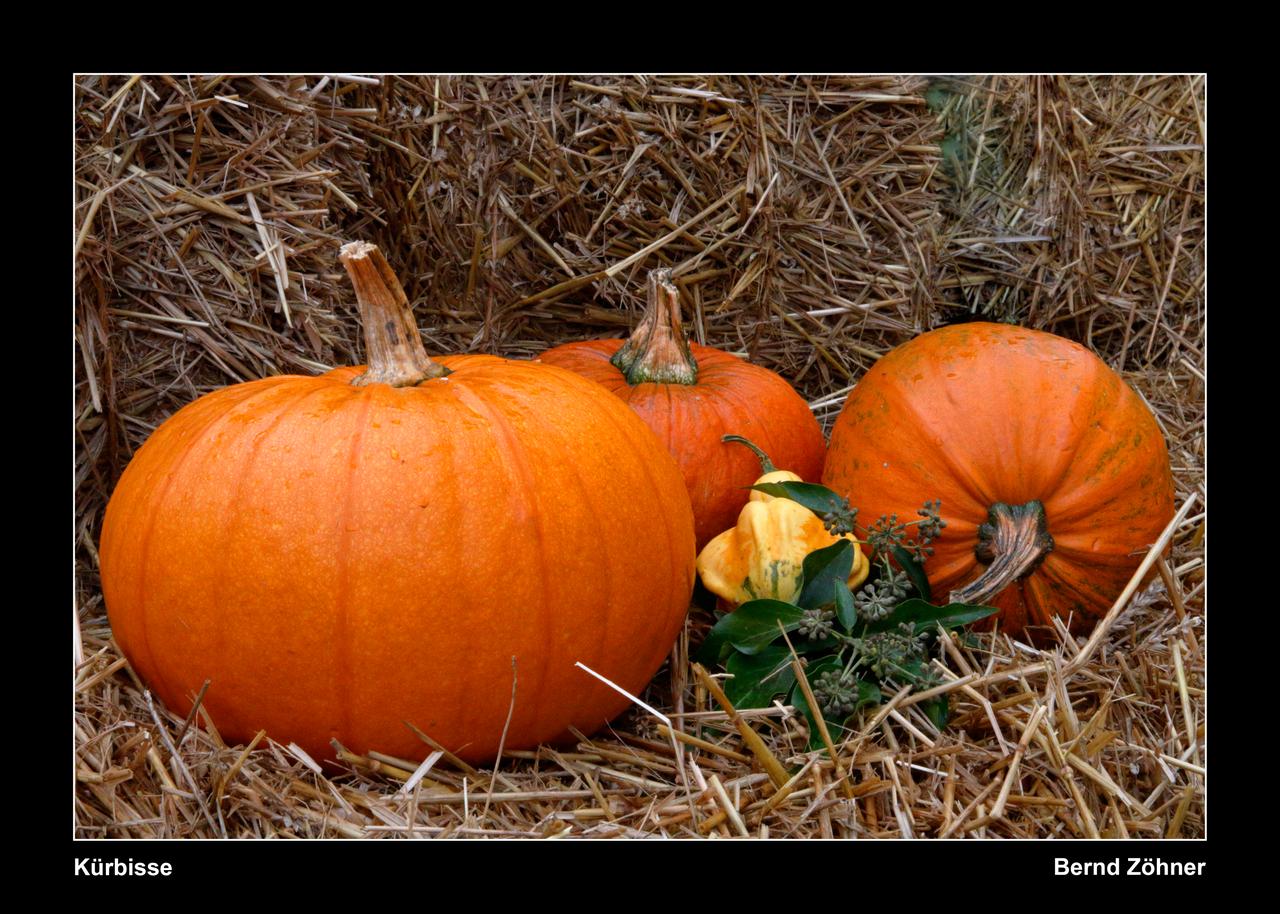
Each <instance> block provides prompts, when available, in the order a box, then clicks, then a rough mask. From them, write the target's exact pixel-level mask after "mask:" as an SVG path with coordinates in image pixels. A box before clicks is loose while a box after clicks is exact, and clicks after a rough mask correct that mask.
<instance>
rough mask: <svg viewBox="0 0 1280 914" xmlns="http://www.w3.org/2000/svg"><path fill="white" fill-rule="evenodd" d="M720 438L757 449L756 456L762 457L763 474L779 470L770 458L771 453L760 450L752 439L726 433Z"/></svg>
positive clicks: (761, 468)
mask: <svg viewBox="0 0 1280 914" xmlns="http://www.w3.org/2000/svg"><path fill="white" fill-rule="evenodd" d="M720 440H721V441H736V442H738V443H739V444H745V445H746V446H747V447H749V448H751V450H753V451H755V452H756V456H757V457H759V458H760V472H761V473H762V474H763V473H776V472H777V470H778V468H777V467H776V466H774V465H773V461H772V460H770V459H769V455H768V454H766V453H765V452H764V451H762V450H760V448H758V447H756V446H755V445H754V444H752V443H751V442H750V441H748V440H747V439H746V438H743V437H742V436H741V435H725V436H724V437H723V438H721V439H720Z"/></svg>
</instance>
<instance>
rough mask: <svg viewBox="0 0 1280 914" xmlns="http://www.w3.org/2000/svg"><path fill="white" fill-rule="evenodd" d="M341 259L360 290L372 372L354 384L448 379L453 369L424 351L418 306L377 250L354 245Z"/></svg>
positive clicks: (345, 249)
mask: <svg viewBox="0 0 1280 914" xmlns="http://www.w3.org/2000/svg"><path fill="white" fill-rule="evenodd" d="M338 257H339V259H340V260H341V261H342V265H343V266H344V267H346V268H347V275H348V276H349V277H350V278H351V284H352V285H353V286H355V290H356V300H357V301H358V302H359V303H360V323H361V324H362V325H363V327H364V345H365V349H366V350H367V351H368V356H369V367H368V369H367V370H366V371H365V373H364V374H362V375H359V376H358V377H357V378H356V379H355V380H353V381H352V382H351V383H352V384H353V385H354V386H356V387H364V386H366V385H368V384H390V385H391V386H392V387H412V386H413V385H415V384H421V383H422V382H423V381H426V380H429V379H431V378H440V377H443V376H444V375H447V374H448V373H449V369H447V368H445V367H444V366H443V365H440V364H438V363H436V362H433V361H431V358H430V357H429V356H428V355H427V350H426V349H424V348H423V346H422V337H421V336H420V335H419V334H418V324H417V322H416V321H414V319H413V305H411V304H409V298H408V296H407V295H405V294H404V288H403V287H402V286H401V285H400V280H398V279H397V278H396V274H395V272H394V271H392V269H391V265H390V264H388V263H387V259H386V258H385V257H383V256H382V252H381V251H380V250H378V246H377V245H376V244H370V243H369V242H367V241H353V242H351V243H350V244H344V245H343V246H342V249H341V250H340V251H339V252H338Z"/></svg>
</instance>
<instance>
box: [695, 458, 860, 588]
mask: <svg viewBox="0 0 1280 914" xmlns="http://www.w3.org/2000/svg"><path fill="white" fill-rule="evenodd" d="M724 440H725V441H737V442H740V443H742V444H745V445H746V446H747V447H749V448H751V449H752V450H753V451H755V452H756V456H757V457H759V458H760V466H761V469H762V471H763V473H764V475H762V476H761V477H760V478H759V479H757V480H756V482H755V484H756V485H759V484H760V483H766V482H802V481H803V480H801V478H800V477H799V476H797V475H796V474H795V473H791V472H788V471H787V470H779V469H777V468H776V467H775V466H774V465H773V462H772V461H770V460H769V457H768V455H766V454H765V453H764V452H763V451H761V450H760V449H759V448H758V447H756V446H755V445H754V444H752V443H751V442H750V441H747V440H746V439H745V438H740V437H738V436H737V435H726V436H725V437H724ZM838 539H847V540H849V541H850V542H852V543H853V569H852V571H851V572H850V574H849V587H850V589H853V588H855V587H857V586H858V585H859V584H861V583H862V582H863V581H864V580H866V578H867V574H868V573H869V572H870V570H871V565H870V562H868V561H867V557H866V556H865V555H863V553H862V549H861V547H859V545H858V542H857V540H856V539H855V538H854V536H853V534H845V535H844V536H843V537H835V536H832V535H831V534H830V533H828V532H827V529H826V528H825V527H824V526H823V525H822V521H821V520H820V519H819V518H818V516H817V515H816V514H814V513H813V512H812V511H810V510H809V509H808V508H806V507H804V506H803V505H801V504H798V503H797V502H794V501H792V500H791V499H789V498H775V497H774V496H772V495H768V494H766V493H764V492H758V491H753V492H752V493H751V496H750V498H749V499H748V501H747V503H746V505H744V506H743V508H742V511H741V512H740V513H739V514H738V523H737V524H736V525H735V526H734V527H733V528H732V529H730V530H726V531H724V532H723V533H721V534H720V535H719V536H717V537H715V538H714V539H713V540H711V542H709V543H707V545H706V547H705V548H704V549H703V550H702V552H701V554H700V555H699V556H698V575H699V576H700V577H701V578H702V583H703V585H704V586H705V587H706V588H707V590H709V591H711V592H712V593H714V594H715V595H716V596H718V597H721V598H722V599H724V600H727V601H729V602H730V603H735V604H736V603H746V602H747V601H748V600H760V599H771V600H782V601H785V602H787V603H793V602H795V600H796V598H797V597H799V596H800V588H801V586H802V585H803V584H804V581H803V570H804V558H805V556H806V555H808V554H809V553H810V552H813V551H814V550H816V549H822V548H825V547H827V546H830V545H832V544H833V543H835V542H836V541H837V540H838Z"/></svg>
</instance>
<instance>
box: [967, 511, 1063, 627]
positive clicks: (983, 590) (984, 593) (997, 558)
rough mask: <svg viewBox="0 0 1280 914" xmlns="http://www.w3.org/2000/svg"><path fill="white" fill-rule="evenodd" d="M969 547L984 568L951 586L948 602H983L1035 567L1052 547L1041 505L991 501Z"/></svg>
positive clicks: (1051, 538)
mask: <svg viewBox="0 0 1280 914" xmlns="http://www.w3.org/2000/svg"><path fill="white" fill-rule="evenodd" d="M973 551H974V554H975V555H976V556H977V557H978V561H979V562H982V563H983V564H985V565H986V566H987V570H986V571H984V572H983V573H982V574H981V575H980V576H979V577H978V578H977V580H975V581H973V582H972V583H970V584H968V585H966V586H964V587H962V588H960V589H959V590H953V591H952V592H951V597H950V600H951V602H952V603H970V604H973V603H986V602H987V601H988V600H990V599H991V598H992V597H994V596H995V595H996V594H998V593H1000V591H1002V590H1004V589H1005V588H1006V587H1008V586H1009V585H1010V584H1012V583H1014V582H1015V581H1018V580H1020V579H1022V578H1024V577H1026V576H1027V575H1029V574H1030V573H1031V572H1033V571H1035V569H1036V568H1037V567H1038V566H1039V564H1040V563H1041V562H1043V561H1044V558H1045V556H1046V555H1048V554H1049V553H1050V552H1052V551H1053V537H1052V536H1050V535H1049V529H1048V525H1047V523H1046V521H1045V516H1044V505H1042V504H1041V503H1040V502H1038V501H1029V502H1027V503H1026V504H1023V505H1006V504H1004V503H1002V502H1001V503H997V504H994V505H992V506H991V509H990V511H989V512H988V514H987V523H985V524H983V525H982V526H980V527H979V528H978V545H977V546H976V547H975V548H974V550H973Z"/></svg>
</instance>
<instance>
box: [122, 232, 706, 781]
mask: <svg viewBox="0 0 1280 914" xmlns="http://www.w3.org/2000/svg"><path fill="white" fill-rule="evenodd" d="M341 257H342V260H343V262H344V264H345V266H346V268H347V270H348V272H349V273H350V275H351V278H352V281H353V282H354V284H355V287H356V291H357V297H358V299H359V301H360V307H361V312H362V318H363V323H364V329H365V333H366V339H367V344H368V345H367V349H368V354H369V360H370V365H369V367H368V369H367V370H365V369H363V368H359V367H357V368H339V369H337V370H334V371H330V372H328V373H327V374H323V375H320V376H318V377H296V376H285V377H275V378H269V379H265V380H258V381H252V382H249V383H244V384H237V385H234V386H231V387H227V388H224V389H221V390H218V391H216V392H214V393H210V394H207V395H206V396H203V397H201V398H200V399H199V400H196V401H195V402H194V403H191V404H189V405H188V406H186V407H184V408H183V409H181V410H180V411H178V412H177V413H176V414H174V415H173V416H172V417H171V418H170V419H169V420H168V421H166V422H165V423H164V424H163V425H161V426H160V427H159V428H158V429H157V430H156V431H155V432H154V434H152V435H151V437H150V438H149V439H148V440H147V441H146V443H145V444H144V445H143V446H142V447H141V448H140V449H139V450H138V452H137V454H136V455H135V456H134V458H133V460H132V462H131V463H130V464H129V466H128V467H127V469H126V470H125V472H124V474H123V475H122V477H121V478H120V481H119V484H118V486H117V488H116V490H115V492H114V493H113V496H112V498H111V501H110V504H109V506H108V508H107V512H106V516H105V520H104V523H103V530H102V538H101V551H100V555H101V574H102V588H103V593H104V596H105V600H106V605H107V609H108V614H109V617H110V621H111V625H112V630H113V632H114V634H115V637H116V640H117V642H118V643H119V645H120V647H121V648H122V649H123V651H124V653H125V655H126V657H127V658H128V659H129V662H130V663H131V664H132V665H133V667H134V669H135V670H136V671H137V673H138V674H139V675H140V676H141V678H142V679H143V680H144V681H145V682H146V683H147V684H148V685H149V686H150V687H151V688H152V689H153V690H154V691H155V692H156V693H157V694H158V695H159V696H160V697H161V698H162V699H163V700H164V702H165V704H166V705H168V706H169V707H170V708H172V709H173V710H175V711H177V712H178V713H180V714H185V713H187V712H188V709H189V708H190V707H191V704H192V696H193V694H194V693H196V692H197V691H198V690H199V689H200V688H201V685H202V684H203V683H204V681H205V680H206V679H207V680H210V682H211V684H210V687H209V689H208V692H207V695H206V697H205V699H204V708H205V709H206V710H207V711H208V712H209V714H210V716H211V718H212V720H213V722H214V725H215V726H216V727H217V728H218V730H219V731H220V732H221V733H222V734H223V736H224V737H229V738H230V739H232V740H235V741H245V740H248V739H250V738H252V737H253V736H254V734H255V733H256V732H257V731H258V730H259V729H265V730H266V731H267V733H268V734H269V735H270V736H271V737H273V738H274V739H276V740H278V741H281V742H290V741H292V742H296V743H298V744H299V745H300V746H301V747H302V748H303V749H305V750H306V751H307V752H309V753H311V754H312V755H314V756H316V757H328V758H332V757H333V754H334V753H333V749H332V748H331V740H333V739H336V740H338V741H339V742H340V743H341V744H343V745H344V746H346V747H348V748H351V749H354V750H355V751H357V752H364V751H367V750H379V751H382V752H386V753H390V754H392V755H396V756H401V757H408V758H423V757H424V756H425V753H426V752H427V751H428V746H427V745H426V744H424V742H422V741H421V740H420V738H419V737H418V736H416V735H415V734H414V733H413V732H412V730H411V729H410V728H409V727H408V726H406V722H408V723H409V724H412V725H414V726H415V727H417V728H419V729H420V730H421V731H423V732H424V733H426V734H427V735H428V736H430V737H431V738H433V739H434V740H436V741H437V742H439V743H440V744H442V745H443V746H445V747H446V748H447V749H449V750H451V751H453V752H455V753H457V754H458V755H459V756H461V757H462V758H464V759H468V760H472V761H483V760H487V759H491V758H492V757H493V756H494V755H495V754H496V753H497V752H498V749H499V742H500V740H501V739H502V736H503V730H504V726H506V724H507V719H508V714H509V713H510V724H509V726H508V727H507V732H506V740H505V744H504V745H505V746H506V747H507V748H529V747H532V746H535V745H537V744H538V743H540V742H544V741H553V740H557V739H561V738H566V737H567V736H568V731H569V728H571V727H575V728H578V729H579V730H582V731H592V730H595V729H597V728H599V727H600V726H601V725H603V724H604V723H605V722H607V721H608V720H609V719H610V718H612V717H614V716H616V715H617V714H619V713H620V712H621V711H622V710H623V709H624V708H625V707H626V706H627V705H628V699H627V698H626V697H624V696H623V695H621V694H619V693H618V692H617V691H615V690H613V689H611V688H609V687H608V686H607V685H605V684H603V683H601V682H599V681H597V680H596V679H594V678H593V677H591V676H590V675H589V674H587V673H585V672H584V671H582V670H581V669H578V668H576V667H575V662H578V661H581V662H582V663H583V664H584V665H586V666H588V667H590V668H591V669H592V670H594V671H596V672H598V673H599V674H601V675H602V676H605V677H607V678H609V679H610V680H612V681H613V682H614V683H616V684H618V685H619V686H621V687H622V688H623V689H626V690H628V691H630V692H632V693H633V694H635V693H638V692H639V691H640V690H642V689H643V688H644V687H645V685H646V684H647V683H648V681H649V680H650V678H651V677H652V676H653V675H654V673H655V672H656V671H657V669H658V667H659V666H660V665H661V664H662V662H663V660H664V659H665V658H666V656H667V654H668V652H669V650H670V649H671V647H672V645H673V643H674V641H675V638H676V636H677V634H678V633H679V631H680V628H681V626H682V623H683V620H684V617H685V613H686V611H687V609H688V605H689V598H690V595H691V593H692V589H693V583H694V577H693V575H694V559H695V551H694V539H693V515H692V511H691V509H690V506H689V497H688V494H687V493H686V492H685V488H684V483H683V479H682V477H681V475H680V471H679V468H678V467H677V466H676V465H675V462H674V460H672V458H671V457H670V455H669V454H667V452H666V450H665V449H664V448H663V447H662V444H661V442H659V441H658V440H657V439H656V438H655V437H654V436H653V434H652V433H651V432H650V431H649V429H648V428H647V427H646V426H645V425H644V423H643V422H641V421H640V420H639V419H638V418H637V417H636V416H635V414H634V413H632V412H631V411H630V410H628V409H627V408H626V407H625V406H624V405H623V404H622V403H621V402H620V401H619V400H618V399H617V398H616V397H614V396H612V395H611V394H609V393H607V392H606V391H604V390H603V389H602V388H600V387H599V386H598V385H596V384H593V383H590V382H588V381H587V380H585V379H584V378H581V377H579V376H578V375H575V374H573V373H572V372H569V371H564V370H562V369H559V368H555V367H553V366H550V365H538V364H535V363H532V362H528V361H512V360H506V359H500V358H496V357H493V356H484V355H462V356H453V357H447V358H442V359H439V360H438V361H434V360H432V359H430V358H428V357H427V355H426V353H425V351H424V350H423V347H422V342H421V338H420V336H419V334H418V330H417V326H416V324H415V323H414V321H413V316H412V312H411V309H410V307H409V303H408V301H407V300H406V299H405V296H404V293H403V291H402V290H401V288H400V286H399V283H398V282H397V281H396V278H395V276H394V274H392V272H391V270H390V267H389V266H387V263H386V261H385V260H384V259H383V258H382V256H381V254H380V253H379V252H378V250H377V248H375V247H374V246H373V245H369V244H363V243H358V242H357V243H353V244H350V245H347V246H345V247H344V248H343V249H342V253H341Z"/></svg>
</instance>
